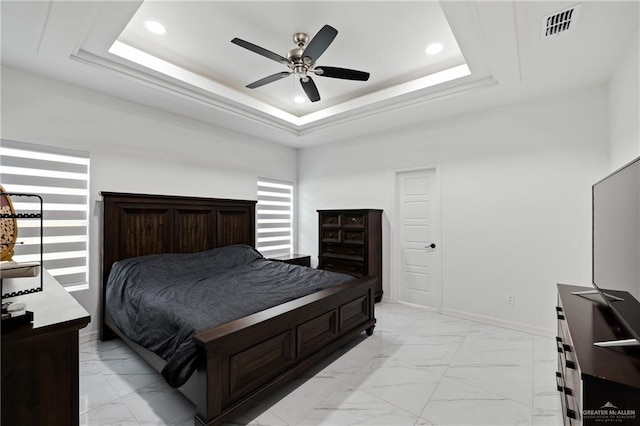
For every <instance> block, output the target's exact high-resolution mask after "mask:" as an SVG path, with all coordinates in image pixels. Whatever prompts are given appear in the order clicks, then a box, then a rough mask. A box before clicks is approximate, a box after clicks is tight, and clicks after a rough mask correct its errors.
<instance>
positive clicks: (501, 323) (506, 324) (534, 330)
mask: <svg viewBox="0 0 640 426" xmlns="http://www.w3.org/2000/svg"><path fill="white" fill-rule="evenodd" d="M442 314H443V315H449V316H452V317H457V318H462V319H467V320H471V321H477V322H481V323H484V324H489V325H495V326H496V327H502V328H508V329H511V330H516V331H522V332H524V333H529V334H535V335H537V336H544V337H555V336H556V334H557V332H556V330H549V329H546V328H539V327H532V326H530V325H527V324H522V323H519V322H512V321H505V320H501V319H499V318H493V317H487V316H484V315H478V314H472V313H469V312H462V311H457V310H455V309H448V308H443V309H442Z"/></svg>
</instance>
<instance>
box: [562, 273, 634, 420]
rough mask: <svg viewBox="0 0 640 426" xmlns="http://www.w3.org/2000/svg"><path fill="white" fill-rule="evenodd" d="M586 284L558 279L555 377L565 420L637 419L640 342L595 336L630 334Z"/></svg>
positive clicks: (624, 335)
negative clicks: (618, 344) (621, 344)
mask: <svg viewBox="0 0 640 426" xmlns="http://www.w3.org/2000/svg"><path fill="white" fill-rule="evenodd" d="M590 289H591V288H586V287H576V286H570V285H566V284H558V306H557V307H556V311H557V319H558V335H557V337H556V341H557V350H558V370H557V372H556V382H557V387H558V392H559V394H560V400H561V403H562V412H563V418H564V424H565V425H585V426H588V425H602V424H616V425H628V426H631V425H638V424H640V347H635V348H603V347H597V346H594V345H593V343H594V342H601V341H609V340H620V339H624V338H629V337H630V336H629V335H627V334H626V331H625V330H624V328H623V327H622V326H621V324H620V322H619V320H618V319H617V318H616V317H615V316H614V315H613V314H612V312H611V310H610V309H609V308H608V307H607V305H606V304H604V302H601V301H600V300H599V297H600V296H598V295H589V296H585V297H581V296H576V295H574V294H572V292H576V291H584V290H590Z"/></svg>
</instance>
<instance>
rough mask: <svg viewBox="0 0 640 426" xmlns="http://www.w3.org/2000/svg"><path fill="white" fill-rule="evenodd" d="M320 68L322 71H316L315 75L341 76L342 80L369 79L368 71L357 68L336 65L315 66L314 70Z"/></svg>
mask: <svg viewBox="0 0 640 426" xmlns="http://www.w3.org/2000/svg"><path fill="white" fill-rule="evenodd" d="M318 70H322V73H316V75H319V76H322V77H331V78H341V79H343V80H358V81H367V80H369V73H368V72H364V71H358V70H350V69H348V68H338V67H316V68H315V69H314V71H318Z"/></svg>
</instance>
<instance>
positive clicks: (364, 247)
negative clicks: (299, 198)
mask: <svg viewBox="0 0 640 426" xmlns="http://www.w3.org/2000/svg"><path fill="white" fill-rule="evenodd" d="M318 215H319V217H318V226H319V229H318V232H319V234H318V241H319V249H318V269H326V270H329V271H335V272H342V273H344V274H349V275H352V276H354V277H362V276H372V277H377V278H378V282H377V284H376V302H379V301H380V300H381V299H382V210H376V209H355V210H318Z"/></svg>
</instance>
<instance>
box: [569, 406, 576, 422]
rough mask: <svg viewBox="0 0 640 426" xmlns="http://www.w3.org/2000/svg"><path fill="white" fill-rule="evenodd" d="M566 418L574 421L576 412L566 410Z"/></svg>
mask: <svg viewBox="0 0 640 426" xmlns="http://www.w3.org/2000/svg"><path fill="white" fill-rule="evenodd" d="M567 417H569V418H570V419H574V420H575V419H576V418H577V416H576V412H575V411H573V410H572V409H570V408H567Z"/></svg>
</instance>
